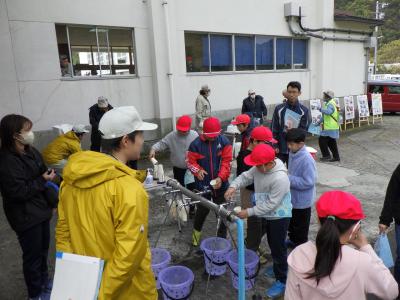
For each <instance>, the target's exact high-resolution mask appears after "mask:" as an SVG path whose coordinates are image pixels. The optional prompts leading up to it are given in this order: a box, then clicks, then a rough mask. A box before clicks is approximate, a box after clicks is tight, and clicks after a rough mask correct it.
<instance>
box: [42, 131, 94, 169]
mask: <svg viewBox="0 0 400 300" xmlns="http://www.w3.org/2000/svg"><path fill="white" fill-rule="evenodd" d="M88 132H89V130H86V129H85V125H75V126H74V127H73V128H72V130H71V131H68V132H67V133H65V134H62V135H60V136H58V137H57V138H56V139H55V140H53V141H52V142H51V143H50V144H48V145H47V147H46V148H44V150H43V151H42V154H43V159H44V161H45V163H46V165H47V166H48V167H49V168H50V169H54V170H55V171H56V172H57V173H58V174H59V175H61V174H62V171H63V169H64V167H65V164H66V163H67V161H68V158H69V157H70V156H71V155H72V154H74V153H76V152H79V151H82V148H81V141H82V139H83V136H84V135H85V134H86V133H88Z"/></svg>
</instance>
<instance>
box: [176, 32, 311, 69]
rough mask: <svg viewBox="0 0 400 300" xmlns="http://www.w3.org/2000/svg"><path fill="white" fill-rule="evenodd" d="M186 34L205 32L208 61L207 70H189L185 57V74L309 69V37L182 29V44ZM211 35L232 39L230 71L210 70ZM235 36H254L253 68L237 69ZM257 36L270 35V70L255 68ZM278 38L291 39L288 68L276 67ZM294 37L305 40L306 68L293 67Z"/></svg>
mask: <svg viewBox="0 0 400 300" xmlns="http://www.w3.org/2000/svg"><path fill="white" fill-rule="evenodd" d="M186 34H206V35H207V36H208V47H209V48H208V50H209V51H208V55H209V57H208V61H209V68H208V71H203V72H189V71H188V70H187V67H186V59H185V64H184V65H185V73H186V75H187V76H196V75H224V74H225V75H226V74H236V73H238V74H241V73H242V74H249V73H284V72H309V71H310V69H309V67H310V60H309V58H310V39H309V38H299V37H295V36H278V35H268V34H248V33H226V32H207V31H193V30H184V31H183V40H184V45H186V44H185V35H186ZM211 35H228V36H229V35H230V36H232V38H231V41H232V43H231V44H232V49H231V50H232V52H231V53H232V63H233V68H232V71H212V70H211V63H212V62H211V39H210V36H211ZM236 36H250V37H253V38H254V70H237V69H236V51H235V38H236ZM257 37H270V38H272V40H273V69H270V70H258V69H257V49H256V48H257ZM278 38H286V39H291V47H292V49H291V51H292V57H291V68H290V69H277V48H276V46H277V39H278ZM294 39H296V40H305V41H306V51H307V53H306V57H305V59H306V68H301V69H300V68H298V69H296V68H294V56H293V54H294V52H293V51H294V49H293V45H294ZM185 57H186V52H185Z"/></svg>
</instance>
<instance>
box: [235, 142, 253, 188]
mask: <svg viewBox="0 0 400 300" xmlns="http://www.w3.org/2000/svg"><path fill="white" fill-rule="evenodd" d="M249 154H251V151H250V150H249V149H244V150H240V151H239V154H238V156H237V158H236V163H237V167H236V176H239V175H240V174H242V173H243V172H246V171H248V170H250V169H251V168H252V167H251V166H249V165H246V164H245V163H244V158H245V157H246V156H247V155H249ZM246 189H248V190H250V191H254V184H250V185H248V186H246Z"/></svg>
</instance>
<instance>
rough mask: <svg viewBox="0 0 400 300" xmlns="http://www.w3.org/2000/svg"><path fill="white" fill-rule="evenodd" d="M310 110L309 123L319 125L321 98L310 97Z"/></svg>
mask: <svg viewBox="0 0 400 300" xmlns="http://www.w3.org/2000/svg"><path fill="white" fill-rule="evenodd" d="M310 110H311V123H312V124H314V125H319V124H321V122H322V113H321V100H320V99H311V100H310Z"/></svg>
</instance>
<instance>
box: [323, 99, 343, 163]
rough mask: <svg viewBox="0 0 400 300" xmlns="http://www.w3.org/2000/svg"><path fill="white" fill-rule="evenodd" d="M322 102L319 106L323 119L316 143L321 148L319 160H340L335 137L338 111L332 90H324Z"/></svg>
mask: <svg viewBox="0 0 400 300" xmlns="http://www.w3.org/2000/svg"><path fill="white" fill-rule="evenodd" d="M323 99H324V103H323V105H322V108H321V112H322V116H323V121H322V130H321V135H320V137H319V140H318V143H319V148H320V149H321V153H322V157H321V158H320V160H321V161H329V162H336V161H337V162H340V156H339V149H338V146H337V139H339V126H340V125H339V111H338V107H337V106H336V102H335V99H334V93H333V92H332V91H326V92H324V98H323ZM329 151H330V152H331V153H332V156H331V153H330V152H329Z"/></svg>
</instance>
